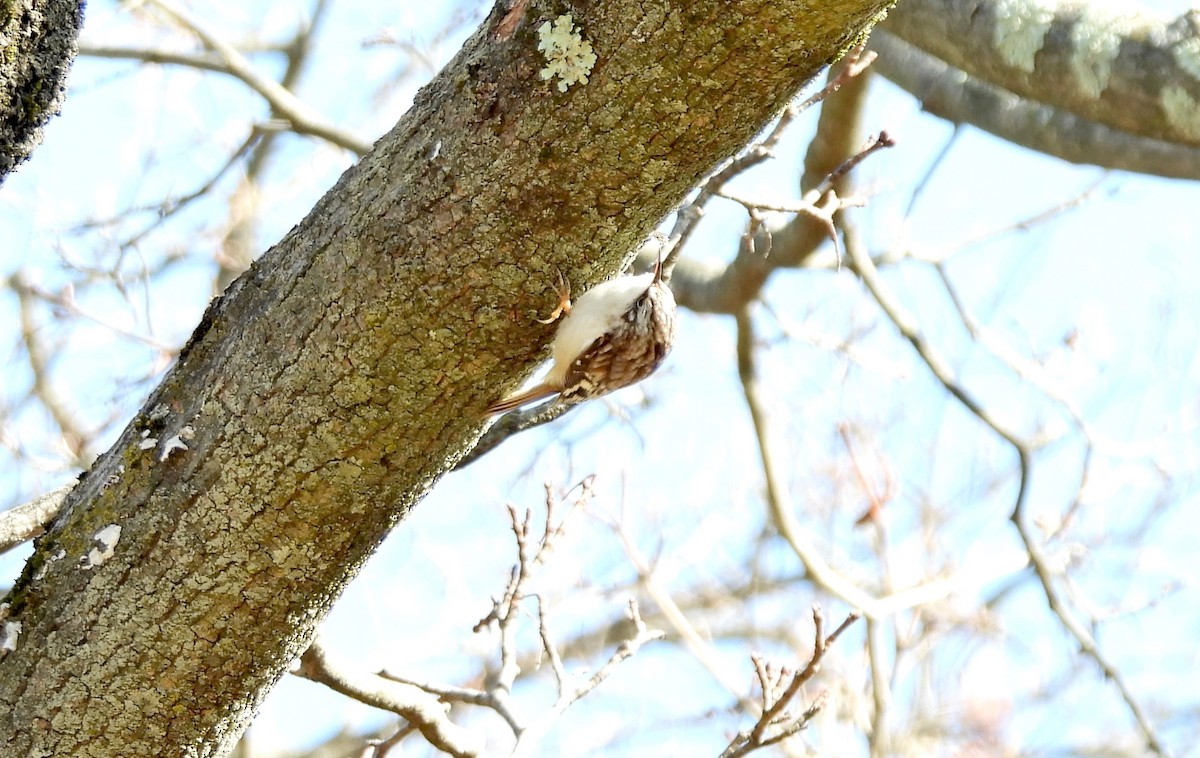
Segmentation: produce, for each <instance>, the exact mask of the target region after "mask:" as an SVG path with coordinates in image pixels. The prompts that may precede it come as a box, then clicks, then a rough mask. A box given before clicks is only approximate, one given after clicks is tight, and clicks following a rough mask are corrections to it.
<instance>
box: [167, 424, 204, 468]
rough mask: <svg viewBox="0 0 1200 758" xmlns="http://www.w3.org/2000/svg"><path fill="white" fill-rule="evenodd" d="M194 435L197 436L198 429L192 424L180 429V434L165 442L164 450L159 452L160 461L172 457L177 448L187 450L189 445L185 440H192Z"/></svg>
mask: <svg viewBox="0 0 1200 758" xmlns="http://www.w3.org/2000/svg"><path fill="white" fill-rule="evenodd" d="M194 436H196V430H195V429H193V428H192V427H190V426H185V427H183V428H182V429H180V430H179V434H176V435H175V436H173V437H169V438H167V441H166V442H164V443H163V446H162V450H161V451H159V453H158V460H159V462H160V463H161V462H162V461H165V460H166V459H167V458H169V457H171V453H173V452H175V451H176V450H187V449H188V446H187V443H186V442H184V440H190V439H191V438H192V437H194Z"/></svg>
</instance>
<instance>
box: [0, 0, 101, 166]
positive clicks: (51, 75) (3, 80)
mask: <svg viewBox="0 0 1200 758" xmlns="http://www.w3.org/2000/svg"><path fill="white" fill-rule="evenodd" d="M82 25H83V1H82V0H3V2H0V182H3V181H4V177H6V176H7V175H8V174H9V172H11V171H12V170H13V169H14V168H16V167H17V166H18V165H20V164H21V163H23V162H24V161H25V159H27V158H28V157H29V154H30V153H31V152H33V150H34V148H36V147H37V146H38V145H40V144H41V142H42V127H43V126H44V125H45V124H46V122H47V121H49V120H50V118H51V117H52V116H54V115H56V114H57V113H58V109H59V107H60V106H61V105H62V100H63V96H64V95H65V94H66V90H67V72H68V71H70V69H71V62H72V61H74V60H75V51H76V49H77V45H78V42H79V28H80V27H81V26H82Z"/></svg>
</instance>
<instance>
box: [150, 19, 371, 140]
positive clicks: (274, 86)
mask: <svg viewBox="0 0 1200 758" xmlns="http://www.w3.org/2000/svg"><path fill="white" fill-rule="evenodd" d="M147 4H148V5H153V6H155V7H157V8H159V9H160V10H161V11H162V12H163V13H165V14H166V15H167V16H168V17H169V18H171V19H172V20H173V21H175V23H177V24H179V25H180V26H181V27H183V28H184V29H187V30H188V31H190V32H191V33H192V34H195V35H196V37H197V38H198V39H199V40H200V41H201V42H203V43H204V44H205V45H206V46H207V47H208V48H209V49H211V50H212V51H213V52H215V53H216V54H217V55H218V56H220V59H221V60H222V61H223V62H224V64H225V68H226V70H225V71H223V72H222V73H226V74H229V75H231V76H234V77H237V78H238V79H240V80H241V81H242V82H244V83H245V84H246V85H247V86H248V87H250V88H251V89H252V90H254V91H255V92H257V93H258V94H260V95H262V97H263V99H265V100H266V101H267V102H268V103H270V105H271V108H272V110H274V112H275V113H276V114H277V115H278V116H279V117H280V118H285V119H287V120H288V121H290V122H291V124H292V128H293V129H294V130H295V131H297V132H299V133H301V134H308V135H311V136H313V137H320V138H321V139H324V140H326V141H328V142H331V143H333V144H335V145H337V146H338V147H342V148H345V149H346V150H349V151H351V152H353V153H356V154H358V155H360V156H361V155H365V154H366V153H367V152H368V151H369V150H370V149H371V141H370V140H367V139H363V138H362V137H359V136H356V135H354V134H351V133H350V132H348V131H345V130H344V129H341V128H340V127H337V126H334V125H333V124H331V123H329V122H327V121H325V120H324V119H323V118H321V117H320V116H319V115H318V114H316V113H315V112H314V111H312V109H310V108H309V107H308V106H307V105H305V104H304V102H303V101H301V100H300V99H299V98H297V97H296V96H295V95H293V94H292V93H291V92H289V91H288V90H287V89H286V88H285V87H283V86H282V85H280V84H279V83H277V82H275V81H273V80H271V79H268V78H267V77H265V76H263V75H262V74H260V73H259V72H258V70H257V69H255V68H254V66H253V64H251V63H250V61H248V60H247V59H246V57H245V56H244V55H242V54H241V53H240V52H238V51H237V50H236V49H235V48H234V47H233V46H232V45H230V44H229V43H227V42H225V41H224V40H223V39H221V38H220V37H218V36H217V35H215V34H213V33H212V32H210V31H209V30H208V29H207V28H206V27H205V26H204V25H203V24H201V23H199V22H198V21H196V20H195V19H194V18H192V16H191V15H190V14H188V13H187V12H186V11H185V10H183V9H182V8H180V7H179V6H177V5H175V4H174V3H172V2H170V0H147ZM171 62H175V61H171Z"/></svg>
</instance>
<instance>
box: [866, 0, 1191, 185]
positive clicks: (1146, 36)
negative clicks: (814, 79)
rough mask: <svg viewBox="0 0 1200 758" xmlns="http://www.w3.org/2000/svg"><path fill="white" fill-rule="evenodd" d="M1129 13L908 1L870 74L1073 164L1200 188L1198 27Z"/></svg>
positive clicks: (1058, 2)
mask: <svg viewBox="0 0 1200 758" xmlns="http://www.w3.org/2000/svg"><path fill="white" fill-rule="evenodd" d="M1198 19H1200V16H1198V15H1197V12H1196V11H1189V12H1186V13H1184V14H1182V15H1180V16H1178V17H1176V18H1174V19H1169V20H1168V19H1163V18H1160V17H1158V16H1157V15H1156V14H1154V13H1153V12H1152V11H1150V10H1148V9H1143V8H1138V7H1136V4H1134V3H1130V4H1127V6H1122V5H1119V4H1113V3H1078V2H1070V1H1069V0H1006V1H1005V2H998V1H992V0H907V1H906V2H904V3H902V4H901V5H900V6H899V7H898V8H897V9H896V12H895V13H893V14H891V16H890V17H889V18H888V20H887V23H886V24H884V25H883V26H882V27H881V28H882V29H883V30H886V32H887V33H886V34H884V33H881V34H878V35H875V37H874V38H873V39H872V42H871V44H872V47H873V49H875V50H877V51H878V52H880V53H881V55H880V60H879V65H878V66H877V67H875V69H873V70H874V71H876V72H877V73H880V74H883V75H884V76H886V77H887V78H888V79H891V80H892V81H893V82H895V83H896V84H898V85H899V86H901V87H903V88H904V89H906V90H908V91H909V92H911V93H912V94H913V95H914V96H915V97H917V98H918V99H920V100H921V103H922V105H923V107H925V108H926V109H927V110H929V111H930V112H932V113H934V114H935V115H938V116H941V117H943V118H946V119H949V120H951V121H954V122H956V123H970V124H974V125H976V126H978V127H980V128H982V129H986V130H987V131H990V132H992V133H993V134H996V135H997V136H999V137H1001V138H1003V139H1007V140H1011V141H1013V142H1016V143H1018V144H1021V145H1025V146H1026V147H1029V148H1032V149H1034V150H1038V151H1041V152H1045V153H1047V154H1049V155H1055V156H1058V157H1060V158H1063V159H1065V160H1069V161H1074V162H1078V163H1092V164H1095V165H1098V166H1105V167H1108V168H1119V169H1124V170H1128V171H1139V172H1145V173H1153V174H1159V175H1161V176H1171V177H1180V178H1189V179H1195V178H1198V177H1200V27H1198V23H1197V21H1198Z"/></svg>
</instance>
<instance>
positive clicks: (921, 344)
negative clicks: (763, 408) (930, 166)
mask: <svg viewBox="0 0 1200 758" xmlns="http://www.w3.org/2000/svg"><path fill="white" fill-rule="evenodd" d="M843 233H844V236H845V238H846V248H847V250H848V251H849V253H850V259H851V261H853V264H854V267H855V269H856V270H857V272H858V274H859V276H860V277H861V278H862V280H863V283H864V284H865V285H866V286H867V289H868V290H869V291H870V292H871V295H872V296H873V297H874V298H875V301H876V303H878V304H879V307H880V309H882V310H883V312H884V314H885V315H887V317H888V318H889V319H890V320H891V321H892V323H893V325H894V326H895V327H896V328H897V329H898V330H899V331H900V333H901V335H902V336H903V337H904V338H905V339H907V340H908V341H909V342H910V343H912V345H913V347H914V348H916V350H917V354H918V355H919V356H920V357H921V360H922V361H923V362H924V363H925V365H926V367H927V368H928V369H929V370H930V371H931V372H932V373H933V375H934V377H935V378H936V379H937V380H938V381H939V382H940V383H941V385H942V386H943V387H944V388H945V389H946V391H947V392H949V393H950V394H951V395H953V396H954V397H955V398H956V399H958V401H959V402H960V403H962V405H963V406H964V407H966V409H967V410H968V411H970V412H971V413H972V414H973V415H974V416H975V417H976V418H978V419H979V420H980V421H982V422H983V423H984V424H985V425H987V426H988V427H989V428H990V429H991V430H992V431H993V432H994V433H995V434H996V435H997V436H999V437H1000V438H1001V439H1003V440H1004V441H1005V442H1007V443H1008V444H1009V445H1011V446H1012V448H1013V450H1014V451H1015V452H1016V455H1017V464H1018V470H1019V484H1018V486H1017V496H1016V499H1015V501H1014V504H1013V509H1012V513H1011V515H1010V520H1011V521H1012V522H1013V524H1014V525H1015V526H1016V528H1017V532H1018V534H1019V535H1020V537H1021V541H1022V542H1023V543H1024V545H1025V549H1026V552H1027V553H1028V554H1029V560H1030V563H1031V564H1032V565H1033V568H1034V572H1035V573H1036V575H1037V577H1038V580H1039V581H1040V583H1041V585H1042V591H1043V593H1044V594H1045V596H1046V601H1047V603H1048V604H1049V606H1050V610H1051V611H1052V612H1053V613H1054V615H1055V616H1056V617H1058V619H1059V621H1060V622H1061V623H1062V625H1063V628H1064V629H1065V630H1066V632H1067V633H1068V634H1070V635H1071V637H1073V638H1074V639H1075V641H1076V643H1078V645H1079V647H1080V650H1081V652H1083V653H1084V655H1086V656H1088V657H1089V658H1091V659H1092V661H1093V662H1094V663H1095V664H1096V665H1097V666H1098V667H1099V668H1100V670H1101V671H1103V672H1104V675H1105V677H1107V678H1108V679H1109V680H1110V681H1112V683H1113V686H1114V687H1116V688H1117V692H1118V693H1119V694H1120V695H1121V698H1122V700H1124V701H1125V705H1126V707H1127V708H1128V709H1129V712H1130V714H1131V715H1132V716H1133V718H1134V720H1135V721H1136V722H1137V724H1138V727H1139V728H1140V729H1141V730H1142V736H1143V738H1144V739H1145V740H1146V746H1147V747H1148V748H1149V749H1150V750H1151V751H1152V752H1154V753H1155V754H1157V755H1169V752H1168V750H1167V748H1166V746H1165V745H1164V743H1163V742H1162V740H1161V739H1160V738H1159V736H1158V733H1157V732H1156V731H1155V729H1154V727H1153V725H1152V724H1151V723H1150V720H1149V718H1148V717H1147V715H1146V713H1145V711H1144V710H1143V709H1142V707H1141V704H1140V703H1139V702H1138V701H1137V698H1135V697H1134V695H1133V692H1132V691H1131V690H1130V689H1129V687H1128V685H1127V684H1126V682H1125V679H1124V677H1123V676H1122V675H1121V672H1120V671H1119V670H1118V669H1117V668H1116V666H1115V665H1113V664H1112V662H1111V661H1109V660H1108V658H1107V656H1105V655H1104V654H1103V653H1102V652H1101V650H1100V648H1099V646H1098V645H1097V644H1096V641H1095V639H1094V638H1093V637H1092V635H1091V633H1090V632H1088V630H1087V629H1086V628H1084V626H1083V625H1082V624H1080V623H1079V621H1078V620H1077V619H1076V618H1075V617H1074V615H1073V614H1072V613H1071V612H1070V610H1069V609H1068V608H1067V607H1066V604H1065V603H1064V602H1063V601H1062V599H1061V597H1060V596H1059V592H1058V589H1057V588H1056V587H1055V586H1054V572H1053V571H1052V570H1051V569H1050V567H1049V564H1048V562H1047V560H1046V558H1045V555H1044V554H1043V553H1042V549H1041V546H1040V543H1039V542H1038V541H1037V539H1036V538H1035V535H1034V534H1033V533H1032V532H1031V530H1030V529H1029V526H1028V524H1027V523H1026V521H1027V519H1026V514H1025V506H1026V495H1027V493H1028V486H1029V473H1030V468H1031V465H1032V463H1031V460H1032V454H1033V449H1034V447H1035V446H1034V444H1032V443H1031V442H1028V441H1026V440H1023V439H1022V438H1021V437H1020V436H1019V435H1018V434H1017V433H1016V432H1014V431H1013V430H1011V429H1010V428H1009V427H1008V426H1006V425H1004V424H1002V423H1001V422H1000V421H999V420H998V419H996V418H995V417H994V416H993V415H992V414H991V413H989V412H988V411H987V410H986V409H985V408H984V407H983V406H982V405H981V404H980V403H979V402H978V401H977V400H976V399H975V398H974V397H973V396H972V395H971V394H970V393H968V392H967V391H966V389H965V388H964V387H963V386H962V385H961V384H960V383H959V382H958V380H957V379H956V377H955V376H954V372H953V370H952V369H951V368H950V366H949V364H948V363H947V362H946V360H945V359H944V358H943V357H942V356H941V354H940V353H939V352H938V351H937V350H936V348H935V347H934V346H933V345H932V344H931V343H930V342H929V341H928V340H926V339H925V338H924V336H923V335H922V334H921V332H920V329H919V327H918V325H917V322H916V320H915V319H914V318H913V317H912V316H911V315H909V313H908V312H907V311H906V310H905V309H904V308H903V306H901V305H900V302H899V300H898V299H897V298H896V297H895V296H894V295H893V294H892V292H891V290H890V289H889V288H888V287H887V285H886V284H885V283H884V282H883V280H882V278H881V277H880V276H879V273H878V271H876V269H875V264H874V263H873V262H872V261H871V258H870V256H869V255H867V253H866V250H865V248H864V246H863V245H862V243H861V240H860V239H859V236H858V235H857V234H856V233H855V231H854V230H853V228H852V227H849V226H846V227H845V228H844V230H843Z"/></svg>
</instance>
